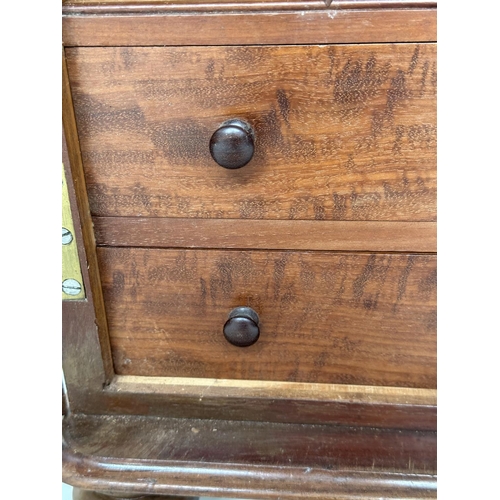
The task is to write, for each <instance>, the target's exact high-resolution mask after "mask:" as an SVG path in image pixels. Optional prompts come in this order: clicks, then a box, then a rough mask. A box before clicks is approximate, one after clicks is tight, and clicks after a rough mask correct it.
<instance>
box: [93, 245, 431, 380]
mask: <svg viewBox="0 0 500 500" xmlns="http://www.w3.org/2000/svg"><path fill="white" fill-rule="evenodd" d="M97 250H98V258H99V262H100V267H101V272H102V280H103V293H104V297H105V300H106V308H107V315H108V322H109V333H110V341H111V345H112V351H113V358H114V366H115V372H116V373H117V374H123V375H145V376H178V377H206V378H224V379H248V380H271V381H272V380H277V381H280V380H281V381H295V382H322V383H348V384H362V385H384V386H402V387H422V388H434V387H435V385H436V366H435V363H436V337H435V335H436V331H435V329H436V303H435V300H436V295H435V294H436V258H435V256H433V255H401V254H341V253H328V252H276V251H270V252H258V251H256V252H252V251H229V250H228V251H218V250H158V249H135V248H133V249H130V248H98V249H97ZM237 306H249V307H251V308H253V309H254V310H255V311H256V312H257V313H258V315H259V317H260V321H261V323H260V332H261V333H260V339H259V340H258V342H257V343H256V344H254V345H252V346H250V347H245V348H239V347H235V346H232V345H231V344H229V343H228V342H227V341H226V340H225V339H224V337H223V334H222V327H223V325H224V323H225V321H226V319H227V315H228V313H229V312H230V311H231V309H233V308H234V307H237Z"/></svg>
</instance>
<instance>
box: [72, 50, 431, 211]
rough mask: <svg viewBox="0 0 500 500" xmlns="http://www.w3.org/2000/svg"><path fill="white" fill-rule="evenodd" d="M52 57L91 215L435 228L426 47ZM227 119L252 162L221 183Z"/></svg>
mask: <svg viewBox="0 0 500 500" xmlns="http://www.w3.org/2000/svg"><path fill="white" fill-rule="evenodd" d="M66 53H67V55H68V65H69V70H70V78H71V83H72V88H73V97H74V102H75V110H76V116H77V124H78V130H79V135H80V142H81V148H82V155H83V162H84V168H85V175H86V181H87V187H88V191H89V202H90V207H91V211H92V214H93V215H99V216H147V217H197V218H216V219H221V218H237V219H239V218H241V219H316V220H359V221H364V220H372V221H379V220H399V221H434V220H435V218H436V101H435V99H436V47H435V45H434V44H421V45H413V44H404V45H370V46H363V45H355V46H294V47H284V46H280V47H223V48H219V47H197V48H189V47H172V48H160V47H154V48H153V47H151V48H142V47H140V48H138V47H134V48H91V49H85V48H81V49H68V50H67V51H66ZM234 117H239V118H242V119H244V120H245V121H247V122H248V123H249V124H250V125H251V126H252V127H253V129H254V131H255V143H256V145H255V148H256V149H255V154H254V158H253V159H252V160H251V161H250V163H249V164H248V165H246V166H245V167H243V168H241V169H237V170H227V169H225V168H222V167H220V166H218V165H217V164H216V163H215V161H214V160H213V159H212V158H211V156H210V152H209V141H210V137H211V135H212V133H213V132H214V131H215V130H216V129H217V128H218V127H219V126H220V124H221V123H222V122H224V121H225V120H227V119H230V118H234Z"/></svg>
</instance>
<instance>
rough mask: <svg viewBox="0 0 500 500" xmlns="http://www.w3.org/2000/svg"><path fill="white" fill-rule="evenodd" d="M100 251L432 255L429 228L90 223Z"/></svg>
mask: <svg viewBox="0 0 500 500" xmlns="http://www.w3.org/2000/svg"><path fill="white" fill-rule="evenodd" d="M93 222H94V230H95V237H96V243H97V245H100V246H117V247H148V248H149V247H156V248H221V249H252V250H328V251H336V250H337V251H354V252H360V251H361V252H363V251H370V252H419V253H433V252H436V248H437V241H436V240H437V235H436V223H435V222H396V221H394V222H373V221H316V220H313V221H311V220H249V219H241V220H238V219H188V218H146V217H94V218H93Z"/></svg>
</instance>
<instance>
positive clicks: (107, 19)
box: [62, 3, 437, 47]
mask: <svg viewBox="0 0 500 500" xmlns="http://www.w3.org/2000/svg"><path fill="white" fill-rule="evenodd" d="M94 6H95V7H94V8H93V9H90V12H89V14H90V15H86V14H84V13H82V11H81V9H80V11H79V12H78V8H77V12H75V13H74V14H67V15H65V16H64V17H63V22H62V35H63V43H64V45H65V46H66V47H75V46H87V47H96V46H110V47H117V46H122V47H125V46H130V47H133V46H164V45H170V46H179V45H196V46H199V45H252V44H257V45H276V44H293V45H295V44H318V43H395V42H433V41H436V36H437V33H436V32H437V16H436V9H435V8H420V9H410V8H394V9H391V8H383V9H377V8H375V9H374V8H370V9H366V7H367V6H366V5H365V6H364V9H361V10H359V9H355V10H353V9H341V10H334V9H324V8H321V9H320V10H318V9H300V6H298V10H293V11H283V10H281V9H280V5H279V4H278V5H275V6H274V7H272V6H271V5H268V6H266V7H265V8H264V9H262V10H261V11H258V12H241V11H240V12H238V10H239V7H238V4H236V3H235V4H233V5H232V7H233V8H232V9H230V10H232V12H219V11H213V10H211V9H209V11H208V12H205V13H199V12H177V13H176V12H164V13H163V15H162V13H158V11H157V10H156V8H155V5H154V4H152V5H149V6H148V8H146V9H139V10H140V11H141V12H138V13H137V8H136V9H135V10H136V13H134V12H133V10H132V12H129V13H127V7H123V6H121V7H120V8H119V9H118V12H119V13H116V10H115V13H114V14H113V13H111V14H110V13H109V10H107V9H108V5H104V6H97V5H96V4H95V3H94ZM370 7H373V4H372V5H371V6H370ZM385 7H387V5H386V6H385ZM396 7H397V5H396ZM423 7H424V6H423ZM92 10H93V12H92ZM167 10H173V9H167ZM188 10H189V9H188ZM205 10H207V9H205ZM222 10H224V9H222ZM96 11H97V12H96ZM99 12H100V13H99Z"/></svg>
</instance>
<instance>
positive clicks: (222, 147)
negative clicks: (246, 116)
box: [210, 119, 255, 168]
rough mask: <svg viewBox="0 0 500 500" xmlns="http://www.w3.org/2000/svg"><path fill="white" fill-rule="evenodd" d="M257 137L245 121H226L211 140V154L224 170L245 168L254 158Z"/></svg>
mask: <svg viewBox="0 0 500 500" xmlns="http://www.w3.org/2000/svg"><path fill="white" fill-rule="evenodd" d="M254 140H255V135H254V132H253V129H252V127H251V126H250V125H249V124H248V123H246V122H244V121H243V120H237V119H234V120H228V121H225V122H224V123H223V124H222V125H221V126H220V127H219V128H218V129H217V130H216V131H215V132H214V133H213V135H212V137H211V138H210V154H211V155H212V158H213V159H214V160H215V161H216V162H217V163H218V164H219V165H220V166H221V167H224V168H241V167H244V166H245V165H246V164H247V163H248V162H249V161H250V160H251V159H252V156H253V152H254Z"/></svg>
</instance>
